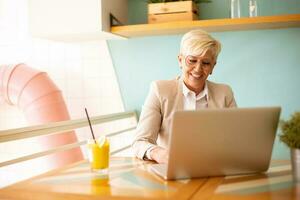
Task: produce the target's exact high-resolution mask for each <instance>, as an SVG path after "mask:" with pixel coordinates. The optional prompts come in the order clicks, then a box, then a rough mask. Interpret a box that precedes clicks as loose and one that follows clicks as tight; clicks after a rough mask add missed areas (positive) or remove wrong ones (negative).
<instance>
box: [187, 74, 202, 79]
mask: <svg viewBox="0 0 300 200" xmlns="http://www.w3.org/2000/svg"><path fill="white" fill-rule="evenodd" d="M190 75H191V76H192V77H193V78H195V79H201V78H202V77H203V75H199V74H190Z"/></svg>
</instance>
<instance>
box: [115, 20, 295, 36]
mask: <svg viewBox="0 0 300 200" xmlns="http://www.w3.org/2000/svg"><path fill="white" fill-rule="evenodd" d="M291 27H300V14H292V15H277V16H263V17H253V18H239V19H212V20H197V21H178V22H169V23H160V24H139V25H128V26H114V27H112V28H111V32H112V33H114V34H117V35H120V36H124V37H127V38H131V37H140V36H153V35H170V34H181V33H185V32H187V31H189V30H192V29H196V28H201V29H203V30H206V31H208V32H222V31H240V30H259V29H280V28H291Z"/></svg>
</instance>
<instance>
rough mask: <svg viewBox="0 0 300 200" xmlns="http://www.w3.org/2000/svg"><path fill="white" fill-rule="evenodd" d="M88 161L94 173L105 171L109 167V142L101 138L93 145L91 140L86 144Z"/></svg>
mask: <svg viewBox="0 0 300 200" xmlns="http://www.w3.org/2000/svg"><path fill="white" fill-rule="evenodd" d="M88 150H89V160H90V163H91V168H92V170H94V171H98V170H104V169H107V168H108V166H109V141H108V139H107V138H105V137H104V138H101V139H100V140H97V143H95V142H94V141H93V140H92V141H89V143H88Z"/></svg>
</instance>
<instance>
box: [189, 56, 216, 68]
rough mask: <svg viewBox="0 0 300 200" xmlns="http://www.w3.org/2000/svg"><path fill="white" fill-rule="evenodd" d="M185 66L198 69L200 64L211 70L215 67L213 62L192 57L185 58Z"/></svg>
mask: <svg viewBox="0 0 300 200" xmlns="http://www.w3.org/2000/svg"><path fill="white" fill-rule="evenodd" d="M185 64H186V66H187V67H196V66H198V65H199V64H200V66H201V67H202V68H203V69H209V68H210V67H212V66H213V64H212V61H211V60H208V59H206V58H201V57H197V56H191V55H188V56H185Z"/></svg>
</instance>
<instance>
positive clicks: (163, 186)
mask: <svg viewBox="0 0 300 200" xmlns="http://www.w3.org/2000/svg"><path fill="white" fill-rule="evenodd" d="M151 164H152V163H151V162H145V161H141V160H137V159H135V158H121V157H112V158H111V164H110V170H109V173H108V175H98V174H95V173H93V172H91V171H90V168H89V164H88V163H87V161H81V162H78V163H75V164H73V165H70V166H67V167H64V168H61V169H57V170H55V171H51V172H49V173H47V174H44V175H41V176H38V177H35V178H32V179H30V180H27V181H23V182H20V183H17V184H14V185H11V186H8V187H6V188H3V189H1V190H0V199H1V200H2V199H38V200H48V199H49V200H50V199H51V200H62V199H64V200H66V199H72V200H79V199H80V200H85V199H89V200H92V199H99V197H105V198H107V199H119V198H122V199H140V198H147V199H168V198H169V199H213V200H221V199H242V200H243V199H268V200H270V199H276V200H278V199H298V200H299V199H300V185H297V184H295V183H293V181H292V177H291V167H290V163H289V162H288V161H273V162H272V166H271V167H270V169H269V171H268V172H267V173H265V174H256V175H247V176H230V177H213V178H201V179H191V180H180V181H164V180H162V179H161V178H160V177H158V176H156V175H154V174H153V173H151V172H150V169H149V166H150V165H151Z"/></svg>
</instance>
